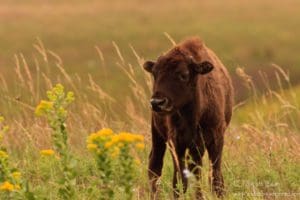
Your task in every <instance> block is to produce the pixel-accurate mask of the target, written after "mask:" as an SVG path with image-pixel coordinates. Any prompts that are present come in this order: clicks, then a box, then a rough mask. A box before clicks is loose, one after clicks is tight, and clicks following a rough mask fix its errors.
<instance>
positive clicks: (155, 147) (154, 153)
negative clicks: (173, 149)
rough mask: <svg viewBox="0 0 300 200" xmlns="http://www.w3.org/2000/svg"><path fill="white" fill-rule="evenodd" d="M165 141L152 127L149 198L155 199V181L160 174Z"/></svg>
mask: <svg viewBox="0 0 300 200" xmlns="http://www.w3.org/2000/svg"><path fill="white" fill-rule="evenodd" d="M165 151H166V143H165V141H164V139H163V138H162V137H161V136H160V135H159V133H158V132H157V130H156V129H155V128H154V127H152V149H151V152H150V155H149V166H148V177H149V182H150V190H151V199H157V181H158V179H159V177H160V176H161V171H162V167H163V158H164V154H165Z"/></svg>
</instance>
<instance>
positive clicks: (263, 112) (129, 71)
mask: <svg viewBox="0 0 300 200" xmlns="http://www.w3.org/2000/svg"><path fill="white" fill-rule="evenodd" d="M34 46H35V49H36V50H37V52H38V55H39V56H36V57H33V58H26V57H25V56H24V55H22V54H18V55H16V56H15V64H16V66H15V69H14V70H15V74H16V76H15V77H6V76H5V75H3V74H1V75H0V81H1V83H2V85H3V86H2V87H1V88H0V107H1V114H2V115H4V116H6V118H7V122H6V123H7V124H10V127H11V128H10V130H9V132H8V133H7V134H6V136H5V141H4V142H5V144H6V146H8V151H9V152H11V153H12V157H13V159H14V160H15V161H16V162H15V164H16V166H18V167H19V168H21V169H24V170H23V174H24V177H26V178H28V179H30V182H31V183H30V184H31V185H32V186H33V188H34V190H35V192H36V193H37V194H39V195H42V196H48V198H49V199H57V197H56V196H55V191H51V189H49V188H51V187H52V186H53V180H55V177H56V176H59V169H58V168H57V167H56V165H57V161H56V160H55V159H52V160H51V159H50V160H48V161H47V162H48V163H49V164H46V163H45V161H43V160H40V159H37V157H38V156H39V153H38V152H39V151H38V149H48V148H51V142H50V141H51V139H50V138H51V129H50V128H48V126H47V125H46V124H47V123H46V121H45V120H44V119H37V118H35V117H34V109H35V105H37V104H38V102H39V101H40V100H41V99H44V98H45V96H44V94H45V91H47V90H49V89H50V88H52V87H53V86H54V85H55V84H56V83H61V84H63V85H64V86H65V88H66V89H67V90H72V91H74V93H75V95H76V101H75V103H74V104H73V105H71V107H70V112H69V118H68V119H67V121H66V123H67V125H68V126H67V130H68V132H69V133H70V135H69V136H70V144H71V152H72V153H75V155H76V159H78V160H80V161H81V165H80V166H78V169H77V178H76V179H77V181H76V185H75V190H76V191H77V192H76V194H77V195H78V196H77V197H76V198H78V199H93V198H95V197H96V196H97V194H99V192H98V189H99V188H97V186H90V184H89V183H90V182H93V181H96V179H97V176H96V174H94V173H93V171H92V170H91V169H92V168H93V166H94V164H95V163H94V162H95V161H94V160H93V159H92V157H91V155H89V154H88V152H87V150H86V143H85V138H86V137H87V136H88V133H91V132H95V131H96V130H99V129H101V128H103V127H111V128H112V129H114V130H117V131H120V130H128V131H130V132H138V133H141V134H143V135H144V136H145V137H146V150H148V149H149V147H150V123H149V121H150V112H149V108H148V99H149V96H150V94H151V84H152V79H151V77H150V76H149V75H148V74H146V73H145V72H144V71H143V70H142V68H141V66H142V63H143V61H144V60H143V58H141V57H140V56H139V54H138V53H137V52H136V50H135V49H134V47H132V46H130V47H129V48H128V51H131V52H132V55H133V56H134V57H135V58H136V61H135V63H127V62H126V57H124V56H123V54H122V52H121V50H120V49H119V47H118V46H117V45H116V43H113V44H112V46H113V47H114V49H115V52H116V53H115V55H116V57H118V61H117V63H116V65H117V66H118V69H113V70H112V69H111V68H110V66H111V63H110V61H108V60H105V55H104V54H103V53H102V51H101V49H100V48H99V47H96V48H95V49H96V52H97V53H98V55H99V59H100V63H101V66H99V69H98V72H97V73H100V74H102V78H101V79H96V78H95V76H94V74H76V73H73V74H71V73H70V72H68V71H67V70H66V68H65V67H64V64H63V59H62V58H60V57H59V55H57V54H56V53H54V52H53V51H51V50H49V49H47V47H45V46H44V44H43V43H42V42H41V41H40V40H38V42H37V44H35V45H34ZM170 46H171V43H170ZM28 59H32V60H33V61H34V62H33V63H34V64H33V65H29V64H28V62H27V60H28ZM245 71H246V70H243V69H241V68H239V69H238V70H237V73H238V74H239V75H240V77H241V78H242V79H241V82H244V83H245V84H246V85H247V86H248V88H249V96H250V97H249V99H247V100H246V101H245V102H242V103H238V104H237V106H236V107H235V112H234V119H233V122H232V125H231V127H230V129H229V130H228V131H227V133H226V144H225V152H224V159H223V160H224V166H223V167H224V176H225V184H226V190H227V196H226V198H228V199H241V198H248V199H272V198H277V199H293V198H294V199H297V197H299V191H300V189H299V186H300V182H299V180H300V171H299V169H300V167H299V166H300V157H299V150H300V149H299V147H300V146H299V143H300V135H299V124H300V109H299V99H300V97H299V91H298V90H299V89H296V88H293V87H291V86H290V81H289V76H288V74H287V73H286V72H285V71H284V70H283V69H282V68H280V67H278V66H277V65H274V76H275V77H276V80H277V83H270V82H269V81H268V80H267V78H266V76H265V74H264V73H263V72H262V73H261V76H262V79H263V81H264V83H265V92H263V93H262V94H261V93H259V92H258V91H257V90H256V86H255V83H254V82H253V81H252V78H251V77H250V76H249V75H247V74H246V72H245ZM116 73H117V74H116ZM114 76H118V77H119V76H122V79H124V80H126V85H125V84H123V81H122V82H120V83H118V82H116V83H115V82H114V83H112V82H110V80H111V78H112V77H114ZM10 79H14V81H13V82H14V84H11V80H10ZM86 80H88V81H86ZM8 82H9V83H10V84H8ZM86 83H88V84H86ZM121 83H122V84H121ZM286 88H287V89H286ZM112 91H113V92H112ZM116 91H117V92H116ZM36 166H39V167H36ZM146 166H147V155H146V154H145V155H144V156H143V159H142V161H141V171H140V174H139V176H140V179H138V181H137V183H136V184H135V185H134V186H133V190H134V191H135V193H134V199H145V198H146V199H147V198H149V191H148V184H147V176H146V174H147V167H146ZM203 168H204V169H203V179H202V180H201V183H202V185H203V191H204V194H205V196H206V197H207V198H208V199H212V198H214V197H213V195H212V194H211V193H210V186H209V184H208V181H207V180H208V177H209V169H208V159H207V157H206V156H205V162H204V167H203ZM171 177H172V162H171V158H170V155H169V154H168V155H167V158H166V162H165V167H164V172H163V177H162V179H161V184H160V186H161V189H162V196H163V197H164V198H165V199H169V198H171V196H172V189H171V188H172V187H171ZM189 194H190V193H188V194H187V195H186V199H192V197H191V196H190V195H189ZM115 199H122V197H121V196H118V195H116V196H115Z"/></svg>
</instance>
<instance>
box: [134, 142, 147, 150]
mask: <svg viewBox="0 0 300 200" xmlns="http://www.w3.org/2000/svg"><path fill="white" fill-rule="evenodd" d="M135 146H136V148H138V149H141V150H143V149H144V148H145V144H144V143H137V144H136V145H135Z"/></svg>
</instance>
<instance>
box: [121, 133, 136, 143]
mask: <svg viewBox="0 0 300 200" xmlns="http://www.w3.org/2000/svg"><path fill="white" fill-rule="evenodd" d="M119 140H120V141H123V142H129V143H130V142H134V140H135V136H134V134H131V133H127V132H121V133H119Z"/></svg>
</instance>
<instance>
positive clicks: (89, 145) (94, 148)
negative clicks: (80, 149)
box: [86, 144, 97, 151]
mask: <svg viewBox="0 0 300 200" xmlns="http://www.w3.org/2000/svg"><path fill="white" fill-rule="evenodd" d="M86 148H87V149H88V150H89V151H94V150H96V149H97V145H96V144H88V145H87V147H86Z"/></svg>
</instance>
